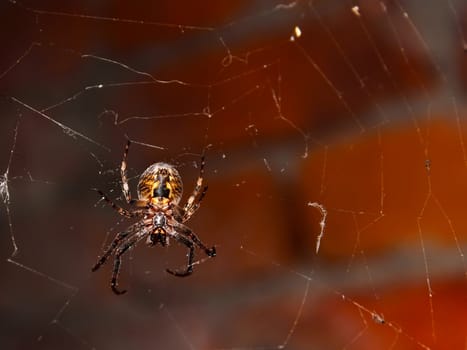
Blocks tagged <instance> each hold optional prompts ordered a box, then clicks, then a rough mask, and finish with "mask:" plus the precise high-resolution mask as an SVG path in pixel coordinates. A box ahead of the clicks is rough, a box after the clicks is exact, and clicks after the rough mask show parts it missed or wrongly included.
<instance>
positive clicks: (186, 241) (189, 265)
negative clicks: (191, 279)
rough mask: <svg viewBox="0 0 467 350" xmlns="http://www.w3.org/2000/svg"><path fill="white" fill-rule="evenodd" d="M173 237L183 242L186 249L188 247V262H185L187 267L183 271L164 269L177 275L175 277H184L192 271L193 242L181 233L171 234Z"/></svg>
mask: <svg viewBox="0 0 467 350" xmlns="http://www.w3.org/2000/svg"><path fill="white" fill-rule="evenodd" d="M172 237H173V238H175V239H176V240H177V241H179V242H181V243H183V244H184V245H186V246H187V247H188V249H190V251H189V253H188V263H187V268H186V270H185V271H174V270H171V269H166V271H167V272H168V273H170V274H172V275H174V276H177V277H186V276H189V275H191V274H192V273H193V259H194V256H195V254H194V252H195V247H194V244H193V242H192V241H191V240H190V239H188V238H187V237H184V236H182V235H174V236H172Z"/></svg>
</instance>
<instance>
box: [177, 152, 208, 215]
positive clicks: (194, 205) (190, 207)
mask: <svg viewBox="0 0 467 350" xmlns="http://www.w3.org/2000/svg"><path fill="white" fill-rule="evenodd" d="M205 164H206V161H205V159H204V155H203V156H202V157H201V164H200V166H199V175H198V179H197V180H196V186H195V188H194V189H193V192H192V194H191V196H190V197H189V198H188V200H187V202H186V204H185V206H184V207H183V210H182V212H183V221H187V220H188V219H189V218H190V216H191V215H193V213H194V212H195V211H196V209H198V207H199V203H200V202H201V200H202V199H203V197H204V196H205V195H206V191H207V190H208V187H207V186H205V187H204V188H203V191H202V193H201V195H200V196H199V198H198V200H197V201H196V202H195V199H196V197H197V196H198V194H199V193H200V191H201V188H202V186H203V176H204V166H205Z"/></svg>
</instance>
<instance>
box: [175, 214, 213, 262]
mask: <svg viewBox="0 0 467 350" xmlns="http://www.w3.org/2000/svg"><path fill="white" fill-rule="evenodd" d="M172 224H173V226H174V229H175V230H176V231H177V233H179V234H181V235H183V236H185V237H187V238H189V239H190V241H192V242H193V243H194V244H196V245H197V246H198V248H200V249H202V250H204V252H205V253H206V255H207V256H209V257H211V258H213V257H215V256H216V247H214V246H213V247H211V248H208V247H207V246H206V245H205V244H204V243H203V242H202V241H201V240H200V239H199V238H198V236H197V235H196V234H195V233H194V232H193V231H192V230H191V229H190V228H189V227H188V226H185V225H183V224H181V223H179V222H174V223H172Z"/></svg>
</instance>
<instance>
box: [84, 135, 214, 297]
mask: <svg viewBox="0 0 467 350" xmlns="http://www.w3.org/2000/svg"><path fill="white" fill-rule="evenodd" d="M130 144H131V141H130V140H128V142H127V144H126V146H125V151H124V152H123V160H122V165H121V167H120V175H121V177H122V191H123V195H124V197H125V200H126V202H127V203H128V204H130V205H133V206H135V207H136V209H133V210H126V209H124V208H122V207H120V206H118V205H116V204H115V203H114V202H113V201H111V200H110V199H109V198H108V197H107V196H106V195H105V194H104V192H102V191H101V190H98V189H95V190H96V191H97V192H98V193H99V194H100V195H101V197H102V199H104V200H105V201H106V202H107V203H108V204H109V205H110V206H111V207H112V208H113V209H115V210H116V211H117V212H118V213H119V214H120V215H123V216H125V217H127V218H138V219H139V221H138V222H136V223H135V224H133V225H131V226H130V227H128V228H127V229H126V230H125V231H122V232H119V233H118V234H117V235H116V236H115V238H114V240H113V241H112V243H111V244H110V246H109V247H108V249H107V250H106V251H105V252H104V254H103V255H102V256H101V257H99V260H98V261H97V263H96V264H95V265H94V267H93V268H92V271H93V272H94V271H96V270H98V269H99V268H100V267H101V266H102V265H103V264H105V262H106V261H107V259H108V258H109V257H110V256H111V255H112V254H114V256H115V257H114V268H113V273H112V279H111V281H110V288H111V289H112V291H113V292H114V293H115V294H117V295H120V294H123V293H125V292H126V290H119V289H118V288H117V286H118V274H119V272H120V265H121V259H122V255H123V254H125V252H127V251H128V250H129V249H130V248H132V247H134V246H135V245H136V244H137V243H138V242H139V241H141V240H142V239H144V238H146V244H147V245H148V246H154V245H156V244H158V243H160V244H161V245H162V246H164V247H165V246H167V245H169V238H173V239H175V240H176V241H178V242H180V243H182V244H184V245H186V246H187V248H188V249H189V252H188V263H187V267H186V269H185V270H184V271H175V270H170V269H166V271H167V272H168V273H170V274H172V275H174V276H178V277H185V276H189V275H191V273H192V272H193V259H194V250H195V246H197V247H198V248H200V249H202V250H204V252H205V253H206V255H207V256H208V257H215V256H216V248H215V247H211V248H208V247H206V245H204V243H203V242H201V240H200V239H199V238H198V237H197V236H196V234H195V233H194V232H193V231H192V230H191V229H190V228H189V227H187V226H185V224H184V223H185V222H186V221H188V220H189V219H190V218H191V216H192V215H193V214H194V213H195V211H196V210H197V209H198V208H199V206H200V204H201V201H202V199H203V198H204V196H205V194H206V191H207V189H208V187H207V186H205V187H204V188H203V187H202V184H203V174H204V165H205V161H204V156H203V157H202V158H201V165H200V171H199V176H198V180H197V181H196V186H195V188H194V190H193V193H192V194H191V196H190V197H189V198H188V200H187V202H186V204H185V205H184V206H183V208H182V207H180V206H179V205H178V203H179V202H180V199H181V197H182V188H183V185H182V179H181V177H180V174H179V173H178V171H177V170H176V169H175V168H174V167H173V166H172V165H170V164H167V163H154V164H152V165H150V166H149V167H148V168H147V169H146V170H145V171H144V172H143V173H142V174H141V176H140V178H139V182H138V187H137V191H138V199H137V200H135V199H132V198H131V193H130V187H129V185H128V177H127V161H126V159H127V156H128V151H129V149H130ZM201 189H202V191H201Z"/></svg>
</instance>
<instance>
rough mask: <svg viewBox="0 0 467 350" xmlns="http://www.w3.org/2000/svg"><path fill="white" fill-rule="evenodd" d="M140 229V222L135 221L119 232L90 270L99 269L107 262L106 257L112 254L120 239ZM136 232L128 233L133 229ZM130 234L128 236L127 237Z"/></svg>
mask: <svg viewBox="0 0 467 350" xmlns="http://www.w3.org/2000/svg"><path fill="white" fill-rule="evenodd" d="M140 229H141V224H140V223H136V224H134V225H132V226H130V227H129V228H128V229H127V230H125V231H122V232H119V233H118V234H117V235H116V236H115V238H114V240H113V241H112V243H111V244H110V246H109V248H108V249H107V250H106V251H105V253H104V254H103V255H102V256H101V257H100V258H99V260H98V261H97V263H96V265H94V267H93V268H92V269H91V271H92V272H94V271H96V270H97V269H99V268H100V267H101V266H102V265H104V264H105V263H106V262H107V259H108V258H109V256H110V255H112V253H113V251H114V250H115V248H116V247H117V246H118V245H119V244H120V243H121V241H123V239H125V238H130V237H131V236H132V235H135V234H137V233H138V232H139V230H140ZM135 230H136V232H133V233H132V234H131V235H130V233H131V232H132V231H135ZM128 236H130V237H128Z"/></svg>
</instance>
